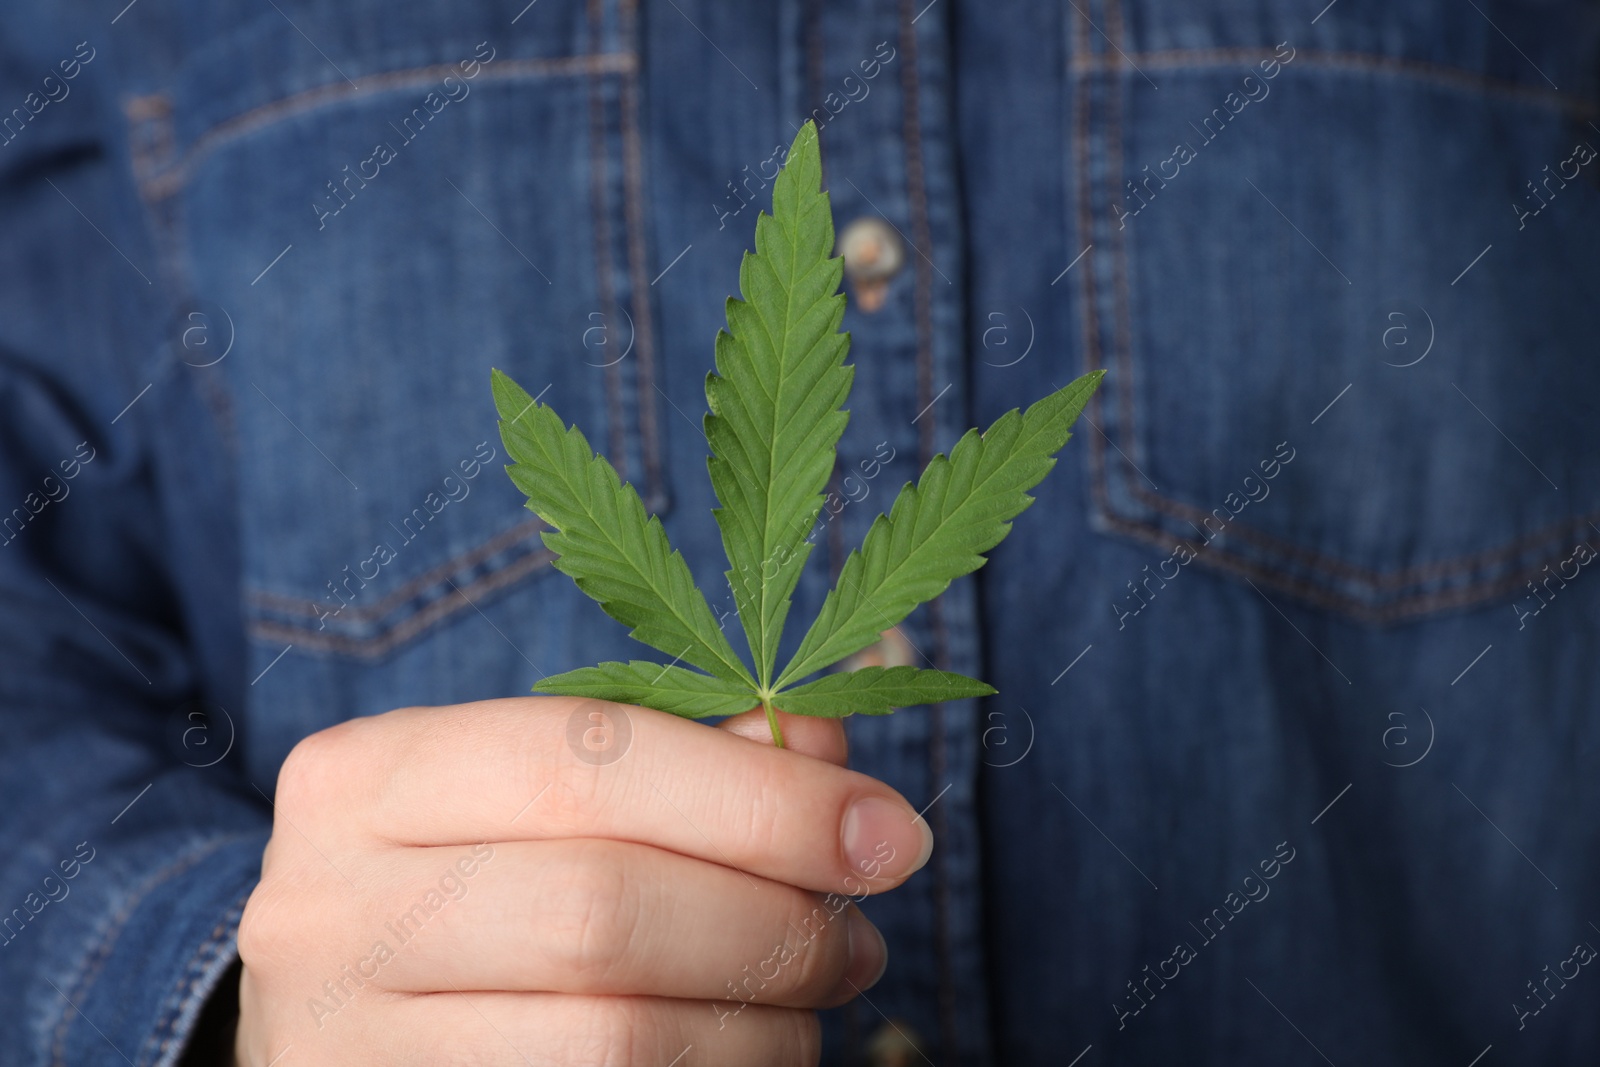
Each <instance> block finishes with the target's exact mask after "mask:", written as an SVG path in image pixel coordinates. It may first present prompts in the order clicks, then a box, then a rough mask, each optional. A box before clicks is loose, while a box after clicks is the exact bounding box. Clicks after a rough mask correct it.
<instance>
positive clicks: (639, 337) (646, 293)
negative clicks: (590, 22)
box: [622, 0, 666, 511]
mask: <svg viewBox="0 0 1600 1067" xmlns="http://www.w3.org/2000/svg"><path fill="white" fill-rule="evenodd" d="M634 7H635V0H623V2H622V15H623V29H622V32H623V35H624V40H625V41H626V43H627V45H628V47H629V49H630V50H633V51H637V49H638V41H637V40H635V36H636V35H637V33H638V19H637V18H636V17H635V14H634ZM637 80H638V75H637V73H636V72H635V71H629V72H627V73H626V74H624V75H623V77H622V171H623V176H624V179H625V182H626V186H625V193H624V197H623V210H624V212H625V218H626V222H625V229H626V231H627V237H628V272H629V286H630V288H631V290H632V292H633V293H635V294H637V296H635V297H634V298H633V299H632V300H630V303H632V304H633V318H634V326H635V330H634V336H635V340H636V343H637V345H638V349H639V370H638V373H637V374H636V375H635V377H634V392H635V397H634V406H635V408H636V409H637V412H638V416H639V448H640V451H641V452H642V453H643V458H644V475H645V488H646V492H645V503H646V506H647V507H649V508H650V510H652V511H659V510H661V508H663V507H665V506H666V489H665V487H664V485H663V484H662V478H661V428H660V425H659V424H658V422H657V421H656V416H657V406H658V403H659V402H658V401H657V400H656V395H655V391H656V352H655V325H654V321H653V318H652V309H651V305H650V286H649V285H648V284H647V283H646V281H645V275H646V274H648V273H649V268H648V267H646V265H645V242H644V165H643V154H644V153H643V151H642V149H641V147H640V144H639V100H638V86H637V84H636V82H637Z"/></svg>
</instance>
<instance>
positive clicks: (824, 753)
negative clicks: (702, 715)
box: [717, 708, 849, 767]
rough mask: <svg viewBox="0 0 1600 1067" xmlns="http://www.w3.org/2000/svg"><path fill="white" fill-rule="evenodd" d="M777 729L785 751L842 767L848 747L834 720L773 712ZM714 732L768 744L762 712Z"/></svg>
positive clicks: (769, 733)
mask: <svg viewBox="0 0 1600 1067" xmlns="http://www.w3.org/2000/svg"><path fill="white" fill-rule="evenodd" d="M776 714H777V716H778V729H780V730H782V731H783V744H784V747H785V748H788V749H789V750H791V751H793V752H798V753H800V754H801V755H802V756H811V757H812V758H814V759H820V760H826V761H828V762H829V763H835V764H838V765H839V766H840V767H843V766H845V765H846V763H847V762H848V759H849V746H848V745H847V744H846V742H845V737H844V723H843V722H841V721H840V720H838V719H820V718H817V717H816V716H814V715H789V714H786V713H784V712H781V711H780V712H777V713H776ZM717 729H719V730H726V731H728V733H730V734H738V735H739V736H740V737H743V738H748V739H749V740H751V741H756V742H759V743H760V744H763V745H770V744H772V727H770V726H768V725H767V715H766V712H764V711H762V710H761V709H760V708H756V709H755V710H754V711H747V712H745V713H744V714H743V715H735V716H733V717H732V718H731V719H725V720H723V721H722V722H721V723H719V724H718V725H717Z"/></svg>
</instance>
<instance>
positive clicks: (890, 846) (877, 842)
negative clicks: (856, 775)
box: [840, 797, 933, 879]
mask: <svg viewBox="0 0 1600 1067" xmlns="http://www.w3.org/2000/svg"><path fill="white" fill-rule="evenodd" d="M840 838H841V841H842V844H843V846H844V855H845V859H846V860H848V861H849V863H850V867H851V870H853V871H854V872H856V873H857V874H860V875H864V876H865V877H867V878H870V879H878V878H900V877H904V876H906V875H909V874H911V873H913V872H914V871H918V870H920V869H921V868H922V865H923V864H925V863H927V862H928V857H929V856H930V855H932V853H933V831H932V830H930V829H928V823H927V820H925V819H921V818H918V817H916V815H915V813H914V812H912V811H911V809H910V808H908V807H907V806H906V805H904V804H898V803H896V802H895V801H892V800H889V799H887V798H885V797H862V798H861V799H860V800H858V801H856V802H855V803H854V804H852V805H851V806H850V810H849V811H848V812H847V813H846V814H845V817H844V826H843V828H842V829H841V831H840Z"/></svg>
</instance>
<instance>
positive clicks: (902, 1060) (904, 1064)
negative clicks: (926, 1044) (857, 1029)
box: [867, 1022, 923, 1067]
mask: <svg viewBox="0 0 1600 1067" xmlns="http://www.w3.org/2000/svg"><path fill="white" fill-rule="evenodd" d="M922 1062H923V1053H922V1050H921V1049H920V1048H919V1047H918V1046H917V1035H916V1033H915V1031H913V1030H912V1029H911V1027H910V1026H909V1025H908V1024H906V1023H904V1022H888V1023H884V1024H883V1025H882V1026H880V1027H878V1029H877V1030H876V1031H875V1032H874V1033H873V1035H872V1037H871V1038H870V1039H869V1040H868V1041H867V1063H868V1064H870V1065H871V1067H913V1065H915V1064H919V1063H922Z"/></svg>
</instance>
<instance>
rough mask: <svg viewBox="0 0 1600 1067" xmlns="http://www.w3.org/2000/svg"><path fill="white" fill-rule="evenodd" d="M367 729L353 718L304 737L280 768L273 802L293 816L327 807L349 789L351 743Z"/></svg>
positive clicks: (291, 750) (290, 751)
mask: <svg viewBox="0 0 1600 1067" xmlns="http://www.w3.org/2000/svg"><path fill="white" fill-rule="evenodd" d="M363 729H364V728H363V727H362V726H360V725H358V724H357V720H349V721H346V722H342V723H339V724H337V725H335V726H330V727H328V728H327V729H325V730H319V731H317V732H316V733H314V734H308V735H307V736H305V737H303V738H301V739H300V741H299V742H298V743H297V744H296V745H295V746H294V748H292V749H290V750H289V755H288V756H286V757H285V758H284V761H283V766H282V767H280V768H279V769H278V786H277V790H276V793H277V798H276V799H275V800H274V801H273V803H274V804H275V805H276V806H277V807H278V808H280V809H282V810H283V811H284V813H285V814H287V815H288V816H289V817H291V818H293V817H294V814H295V813H296V812H316V811H319V810H327V804H328V802H329V801H330V800H332V799H334V798H335V797H337V796H339V795H340V794H342V793H343V792H344V791H345V789H346V788H348V783H349V775H350V766H351V763H352V755H353V746H352V745H351V743H350V742H351V740H352V735H354V734H356V733H358V732H362V731H363Z"/></svg>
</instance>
